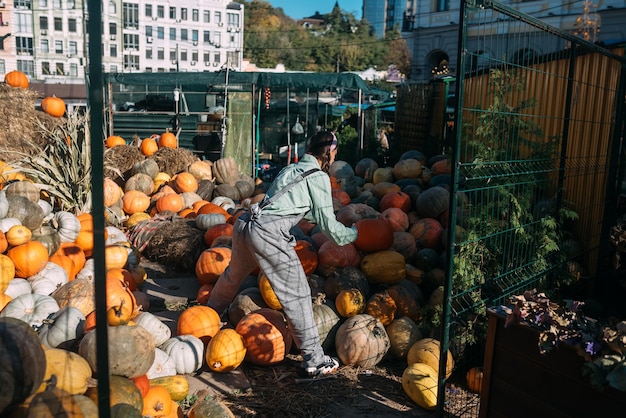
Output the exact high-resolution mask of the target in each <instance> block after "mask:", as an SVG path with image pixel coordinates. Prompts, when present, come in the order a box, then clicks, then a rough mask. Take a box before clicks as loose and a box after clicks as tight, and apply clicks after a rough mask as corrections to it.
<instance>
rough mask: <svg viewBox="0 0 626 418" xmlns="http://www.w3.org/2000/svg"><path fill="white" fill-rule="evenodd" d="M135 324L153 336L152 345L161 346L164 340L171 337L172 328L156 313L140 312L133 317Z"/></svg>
mask: <svg viewBox="0 0 626 418" xmlns="http://www.w3.org/2000/svg"><path fill="white" fill-rule="evenodd" d="M133 321H135V322H136V323H137V325H141V326H142V327H144V328H145V329H146V330H147V331H148V332H149V333H150V334H152V337H153V338H154V345H155V346H156V347H159V346H161V344H163V343H164V342H165V341H167V340H169V339H170V338H171V337H172V330H171V329H170V327H168V326H167V325H166V324H165V323H163V321H161V320H160V319H159V318H158V317H157V316H156V315H154V314H151V313H150V312H141V313H140V314H139V315H137V316H136V317H135V319H133Z"/></svg>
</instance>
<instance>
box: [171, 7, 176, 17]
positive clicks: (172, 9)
mask: <svg viewBox="0 0 626 418" xmlns="http://www.w3.org/2000/svg"><path fill="white" fill-rule="evenodd" d="M170 19H176V7H170Z"/></svg>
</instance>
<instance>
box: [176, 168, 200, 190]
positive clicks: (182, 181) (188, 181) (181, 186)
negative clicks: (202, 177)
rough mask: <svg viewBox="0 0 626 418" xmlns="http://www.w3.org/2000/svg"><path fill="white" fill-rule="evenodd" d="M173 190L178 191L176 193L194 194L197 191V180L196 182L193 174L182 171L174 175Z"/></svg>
mask: <svg viewBox="0 0 626 418" xmlns="http://www.w3.org/2000/svg"><path fill="white" fill-rule="evenodd" d="M174 188H175V189H176V191H178V193H184V192H194V193H195V192H196V191H197V190H198V180H196V178H195V177H194V175H193V174H191V173H189V172H187V171H182V172H180V173H178V174H176V177H175V178H174Z"/></svg>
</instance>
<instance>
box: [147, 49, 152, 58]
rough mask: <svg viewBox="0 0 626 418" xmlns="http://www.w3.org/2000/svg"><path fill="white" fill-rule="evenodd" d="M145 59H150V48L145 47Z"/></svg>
mask: <svg viewBox="0 0 626 418" xmlns="http://www.w3.org/2000/svg"><path fill="white" fill-rule="evenodd" d="M146 59H149V60H150V59H152V48H146Z"/></svg>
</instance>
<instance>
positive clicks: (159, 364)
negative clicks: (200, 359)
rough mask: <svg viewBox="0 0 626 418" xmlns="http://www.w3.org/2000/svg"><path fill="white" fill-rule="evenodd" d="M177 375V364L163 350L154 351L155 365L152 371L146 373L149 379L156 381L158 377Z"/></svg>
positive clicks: (151, 368)
mask: <svg viewBox="0 0 626 418" xmlns="http://www.w3.org/2000/svg"><path fill="white" fill-rule="evenodd" d="M175 374H176V364H175V363H174V360H172V359H171V358H170V356H169V355H168V354H167V353H166V352H165V351H163V350H161V349H159V348H155V349H154V363H152V366H150V370H148V371H147V372H146V376H147V377H148V379H156V378H157V377H166V376H174V375H175Z"/></svg>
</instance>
